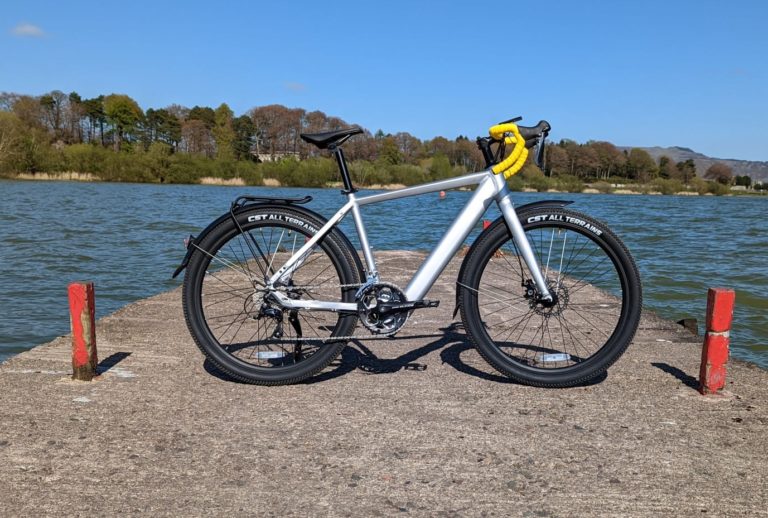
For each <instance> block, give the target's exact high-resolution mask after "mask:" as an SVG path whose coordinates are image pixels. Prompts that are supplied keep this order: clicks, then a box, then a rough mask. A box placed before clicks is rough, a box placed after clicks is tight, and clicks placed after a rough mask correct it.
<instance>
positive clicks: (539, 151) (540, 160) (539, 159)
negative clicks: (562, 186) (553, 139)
mask: <svg viewBox="0 0 768 518" xmlns="http://www.w3.org/2000/svg"><path fill="white" fill-rule="evenodd" d="M547 135H549V132H548V131H544V132H542V133H541V135H539V142H538V143H537V144H536V158H535V159H534V161H535V162H536V165H537V166H538V168H539V169H541V170H542V171H543V170H544V142H545V141H546V140H547Z"/></svg>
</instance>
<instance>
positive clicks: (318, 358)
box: [182, 207, 362, 386]
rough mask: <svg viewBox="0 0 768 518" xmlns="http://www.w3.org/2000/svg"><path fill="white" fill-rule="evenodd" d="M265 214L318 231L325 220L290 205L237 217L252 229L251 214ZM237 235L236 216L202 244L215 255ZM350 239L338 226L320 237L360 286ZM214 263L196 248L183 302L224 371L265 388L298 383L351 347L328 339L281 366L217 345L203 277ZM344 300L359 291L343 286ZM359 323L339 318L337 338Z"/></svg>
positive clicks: (203, 346)
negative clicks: (246, 359) (203, 297)
mask: <svg viewBox="0 0 768 518" xmlns="http://www.w3.org/2000/svg"><path fill="white" fill-rule="evenodd" d="M264 213H269V214H276V215H282V216H284V217H290V218H293V219H295V220H298V221H303V222H305V223H309V224H310V225H312V226H314V228H315V229H319V228H321V227H322V226H323V225H324V223H325V222H324V221H321V220H319V219H316V218H312V217H311V216H309V215H308V214H306V213H304V212H299V211H294V210H291V208H290V207H254V208H253V209H250V210H246V211H242V212H239V213H238V214H237V215H236V217H237V220H238V222H239V224H240V226H241V227H242V228H243V229H244V230H246V231H247V230H249V229H252V228H255V227H257V226H258V225H257V224H252V223H250V222H249V221H248V218H249V216H253V215H258V214H264ZM288 221H290V220H288ZM282 223H283V224H285V225H288V226H292V227H293V229H294V230H296V231H298V232H302V233H305V234H306V233H307V231H306V230H305V229H303V228H302V227H301V226H299V225H296V224H294V225H291V224H290V223H289V222H287V221H284V222H282ZM238 235H239V230H238V229H237V226H236V225H235V223H234V222H233V221H232V219H231V218H228V219H225V220H224V221H222V222H221V223H220V224H219V225H217V226H216V227H215V228H213V229H212V230H211V231H210V232H209V233H208V234H207V235H206V236H205V237H204V238H203V239H202V241H201V242H200V243H198V246H199V248H200V249H202V250H206V251H208V252H209V253H214V254H215V253H216V251H218V249H220V248H222V247H223V246H224V245H225V244H226V243H227V242H229V241H230V240H231V239H233V238H235V237H237V236H238ZM310 235H312V234H310ZM348 243H349V241H348V240H347V239H346V238H344V237H343V235H342V234H341V232H340V231H339V230H338V229H333V230H332V231H331V232H329V233H328V234H327V235H326V236H325V237H324V238H323V240H321V241H320V243H319V246H320V247H321V248H322V249H323V251H324V252H325V253H326V254H327V255H328V257H329V258H330V259H331V261H332V262H333V265H334V266H335V267H336V270H337V272H338V274H339V275H340V279H339V281H340V284H344V285H346V284H349V285H355V284H360V282H361V278H362V272H361V271H360V270H359V267H358V266H357V265H358V264H359V260H358V261H355V257H356V255H355V251H354V250H353V249H350V247H349V244H348ZM209 262H210V259H209V256H208V255H206V254H205V253H203V252H202V251H201V250H196V251H195V252H194V253H193V254H192V257H191V258H190V261H189V265H188V267H187V270H186V272H185V276H184V283H183V287H182V306H183V309H184V318H185V320H186V322H187V326H188V328H189V330H190V333H191V334H192V337H193V339H194V341H195V344H196V345H197V346H198V348H199V349H200V351H201V352H202V353H203V354H204V355H205V357H206V358H207V359H208V360H210V361H211V362H212V363H213V364H214V366H215V367H216V368H217V369H218V370H220V371H221V372H222V373H224V374H226V375H227V376H229V377H231V378H232V379H234V380H237V381H240V382H244V383H249V384H255V385H266V386H274V385H289V384H295V383H299V382H301V381H303V380H305V379H307V378H310V377H312V376H314V375H316V374H317V373H319V372H320V371H322V370H323V369H325V368H326V367H327V366H328V365H329V364H330V363H331V362H332V361H333V360H334V359H336V358H337V357H338V356H339V355H340V354H341V352H342V350H343V349H344V347H345V346H346V342H345V341H338V342H329V343H326V344H325V345H323V346H322V348H321V349H320V350H318V351H317V352H315V353H314V354H313V355H312V356H310V357H309V359H307V360H306V361H303V362H299V363H296V364H293V365H291V366H288V367H281V368H279V369H277V368H265V367H258V366H254V365H251V364H248V363H246V362H243V361H242V360H239V359H238V358H236V357H234V356H232V355H230V354H229V353H228V352H226V351H224V349H223V348H222V346H221V344H219V343H218V341H217V340H216V338H215V337H214V336H213V333H212V332H211V331H210V329H209V327H208V325H207V322H206V319H205V315H204V312H203V304H202V301H201V290H202V282H203V277H204V275H205V272H206V269H207V266H208V264H209ZM343 299H344V300H345V301H348V302H351V301H354V289H346V290H344V295H343ZM356 322H357V317H356V315H351V314H350V315H345V316H340V319H339V323H338V326H337V328H336V331H335V333H334V336H348V335H351V334H352V331H353V330H354V328H355V326H356Z"/></svg>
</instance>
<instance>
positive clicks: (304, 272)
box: [183, 207, 360, 385]
mask: <svg viewBox="0 0 768 518" xmlns="http://www.w3.org/2000/svg"><path fill="white" fill-rule="evenodd" d="M236 217H237V220H238V223H239V225H236V224H235V223H234V221H233V220H232V219H231V218H228V219H226V220H225V221H223V222H222V223H221V224H219V225H218V226H217V227H216V228H214V229H213V230H212V231H211V232H210V233H208V234H207V235H206V236H205V237H204V238H203V239H202V240H201V242H200V243H198V244H196V245H192V246H195V247H196V251H195V252H194V254H193V255H192V257H191V259H190V262H189V266H188V268H187V271H186V275H185V277H184V287H183V306H184V315H185V317H186V320H187V325H188V327H189V330H190V332H191V334H192V336H193V338H194V339H195V342H196V343H197V345H198V346H199V347H200V349H201V350H202V351H203V353H204V354H205V355H206V356H207V357H208V358H209V359H210V360H211V361H212V362H213V363H214V364H215V365H216V366H217V367H218V368H219V369H220V370H222V371H224V372H226V373H227V374H229V375H231V376H232V377H234V378H236V379H238V380H241V381H245V382H248V383H256V384H262V385H279V384H288V383H296V382H298V381H301V380H303V379H305V378H307V377H309V376H312V375H314V374H315V373H317V372H319V371H320V370H322V369H323V368H324V367H326V366H327V365H328V364H329V363H330V362H331V361H332V360H333V359H334V358H336V357H337V356H338V355H339V353H340V352H341V350H342V349H343V348H344V344H345V342H344V341H343V340H333V338H334V337H343V336H348V335H350V334H352V331H353V329H354V327H355V323H356V320H357V317H356V315H355V314H354V313H340V312H339V313H335V312H330V311H309V310H304V309H293V310H290V309H287V308H283V307H282V306H280V305H279V304H278V303H277V302H276V301H275V299H274V298H273V297H271V296H270V294H269V290H267V289H266V279H267V278H269V277H271V276H272V275H273V274H274V273H275V272H276V271H277V270H279V269H280V267H281V266H282V265H283V264H284V263H285V261H286V260H287V259H288V258H289V257H291V256H292V255H293V253H294V252H296V251H298V250H299V248H301V247H302V246H303V245H304V244H305V242H306V241H307V240H309V239H310V238H311V237H312V236H313V235H314V234H315V233H317V230H318V229H319V228H320V227H321V226H322V222H321V221H318V220H315V219H313V218H311V217H309V216H308V215H306V214H304V213H303V212H299V211H294V210H291V208H289V207H286V208H282V207H280V208H275V207H257V208H254V209H251V210H248V211H244V212H241V213H239V214H238V215H237V216H236ZM336 232H337V231H333V232H331V233H329V234H328V235H326V236H325V237H324V238H323V239H322V240H320V241H319V242H318V244H317V245H316V246H315V247H314V248H313V249H312V250H311V251H310V252H309V253H308V254H307V255H306V256H305V257H304V258H303V259H302V260H301V261H300V262H299V263H298V264H299V266H298V267H296V268H295V269H294V270H293V272H291V273H290V274H289V275H287V276H285V277H284V278H283V279H282V282H281V283H280V284H279V285H278V286H277V289H278V291H280V292H281V293H282V294H283V295H285V296H287V297H288V298H290V299H301V300H323V301H332V302H354V300H355V291H356V289H357V286H359V284H360V273H359V271H358V269H357V268H356V267H355V264H356V263H355V262H354V260H353V258H352V255H351V254H354V250H350V249H349V247H348V246H347V245H346V243H345V241H346V240H344V239H342V238H340V236H339V234H337V233H336Z"/></svg>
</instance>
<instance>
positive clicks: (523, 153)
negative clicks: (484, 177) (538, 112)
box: [477, 118, 552, 178]
mask: <svg viewBox="0 0 768 518" xmlns="http://www.w3.org/2000/svg"><path fill="white" fill-rule="evenodd" d="M519 120H521V119H520V118H516V119H512V120H509V121H505V122H502V123H500V124H497V125H495V126H492V127H491V128H490V130H488V132H489V133H490V135H491V136H490V139H487V138H486V139H478V140H477V144H478V146H479V147H480V150H481V151H482V152H483V156H484V157H485V159H486V162H488V165H491V164H492V163H493V162H495V161H496V160H493V159H492V158H493V155H492V153H491V152H490V144H491V143H498V144H499V146H500V151H501V152H500V153H498V155H499V157H500V156H503V148H504V146H505V145H506V144H513V145H514V146H515V148H514V149H513V150H512V152H511V153H510V154H509V156H508V157H507V158H506V159H504V160H502V161H501V162H499V163H496V164H495V165H493V166H492V167H491V169H492V171H493V172H494V173H495V174H500V173H504V177H505V178H509V177H510V176H512V175H514V174H516V173H517V172H519V171H520V169H522V167H523V165H524V164H525V161H526V159H527V158H528V149H530V148H532V147H534V146H536V156H535V161H536V165H538V166H539V167H541V166H542V164H543V159H544V141H545V139H546V137H547V135H548V134H549V131H550V130H551V129H552V126H550V124H549V123H548V122H547V121H544V120H542V121H539V123H538V124H537V125H536V126H518V125H517V124H515V123H516V122H517V121H519ZM510 134H511V135H510Z"/></svg>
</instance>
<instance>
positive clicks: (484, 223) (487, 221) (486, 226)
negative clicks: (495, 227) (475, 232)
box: [483, 219, 491, 230]
mask: <svg viewBox="0 0 768 518" xmlns="http://www.w3.org/2000/svg"><path fill="white" fill-rule="evenodd" d="M490 226H491V220H489V219H484V220H483V230H485V229H486V228H488V227H490Z"/></svg>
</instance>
